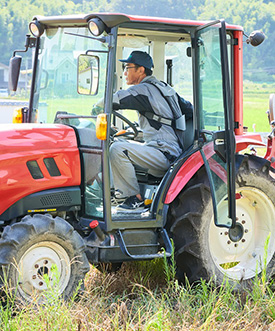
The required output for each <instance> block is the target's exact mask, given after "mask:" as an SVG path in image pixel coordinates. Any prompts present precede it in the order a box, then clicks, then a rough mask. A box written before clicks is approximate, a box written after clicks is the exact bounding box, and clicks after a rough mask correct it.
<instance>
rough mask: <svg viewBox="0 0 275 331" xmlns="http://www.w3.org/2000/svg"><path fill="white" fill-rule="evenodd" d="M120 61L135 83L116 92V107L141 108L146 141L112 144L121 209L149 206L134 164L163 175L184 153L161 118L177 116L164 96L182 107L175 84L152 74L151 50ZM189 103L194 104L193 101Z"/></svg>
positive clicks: (114, 178) (114, 170)
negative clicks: (173, 85) (159, 117)
mask: <svg viewBox="0 0 275 331" xmlns="http://www.w3.org/2000/svg"><path fill="white" fill-rule="evenodd" d="M119 61H121V62H122V63H123V68H124V75H125V77H126V83H127V85H131V86H130V87H129V88H128V89H127V90H119V91H118V92H116V93H115V94H114V97H113V108H114V109H115V110H117V109H134V110H137V112H138V116H139V126H140V128H141V130H142V131H143V139H144V143H140V142H135V141H121V140H118V141H115V142H114V143H113V144H112V145H111V147H110V162H111V169H112V174H113V182H114V187H115V190H116V192H119V198H125V200H124V202H123V203H122V204H120V205H118V206H117V209H119V210H124V211H135V210H142V209H144V207H145V206H144V201H143V197H142V196H141V194H140V190H139V185H138V181H137V178H136V174H135V168H134V166H135V165H137V166H139V167H142V168H145V169H147V171H148V173H149V174H152V175H153V176H156V177H162V176H163V175H164V174H165V172H166V171H167V169H168V168H169V167H170V165H171V163H172V162H174V160H175V159H176V158H177V157H178V156H179V155H180V154H181V153H182V148H181V145H180V144H179V140H178V137H177V135H176V133H175V131H174V129H173V128H172V127H171V126H170V125H165V124H162V123H161V122H160V121H159V120H158V115H159V116H161V117H162V118H165V119H169V120H170V122H171V119H172V120H173V119H174V115H173V111H172V110H171V107H170V106H169V104H168V102H167V100H166V98H165V97H164V95H165V94H166V95H169V98H170V100H172V102H173V105H175V107H177V108H178V109H180V108H179V104H178V99H177V95H176V92H175V91H174V90H173V89H172V88H171V86H169V85H167V84H165V83H163V82H160V81H159V80H157V79H156V78H155V77H154V76H152V68H153V67H154V65H153V60H152V58H151V56H150V55H149V54H148V53H146V52H142V51H133V52H132V53H131V54H130V56H129V57H128V58H127V59H125V60H119ZM186 103H187V104H188V106H190V107H192V105H191V103H189V102H187V101H186ZM179 111H180V110H179ZM150 114H151V115H150ZM155 115H156V117H154V116H155Z"/></svg>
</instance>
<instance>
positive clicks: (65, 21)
mask: <svg viewBox="0 0 275 331" xmlns="http://www.w3.org/2000/svg"><path fill="white" fill-rule="evenodd" d="M96 17H97V18H100V19H101V20H102V21H103V22H104V23H105V25H106V26H107V27H108V28H113V27H115V26H117V25H120V24H123V23H131V22H135V23H147V24H149V25H151V24H164V25H170V26H171V25H177V26H182V27H185V26H192V27H198V26H202V25H204V24H206V23H209V22H210V21H195V20H186V19H176V18H165V17H149V16H135V15H126V14H121V13H91V14H86V15H85V14H79V15H60V16H35V17H34V18H33V19H34V20H35V19H36V20H38V21H39V22H41V23H42V24H44V25H46V26H47V27H57V26H62V27H64V26H83V25H86V24H87V22H88V21H89V20H90V19H92V18H96ZM226 27H227V29H228V30H240V31H243V28H242V27H241V26H239V25H231V24H226Z"/></svg>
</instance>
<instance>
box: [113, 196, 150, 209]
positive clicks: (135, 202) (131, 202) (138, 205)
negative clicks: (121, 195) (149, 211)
mask: <svg viewBox="0 0 275 331" xmlns="http://www.w3.org/2000/svg"><path fill="white" fill-rule="evenodd" d="M144 207H145V205H144V201H141V200H139V199H138V198H137V197H136V196H135V195H132V196H131V197H129V198H127V199H126V200H125V201H124V202H123V203H122V204H121V205H119V206H117V209H119V210H124V211H139V210H143V209H144Z"/></svg>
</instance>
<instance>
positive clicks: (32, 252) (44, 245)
mask: <svg viewBox="0 0 275 331" xmlns="http://www.w3.org/2000/svg"><path fill="white" fill-rule="evenodd" d="M55 266H56V267H55ZM17 269H18V283H19V286H18V290H19V291H20V293H21V294H22V295H23V296H24V297H25V298H28V297H30V296H31V295H34V294H35V295H36V294H40V293H42V292H43V291H45V290H47V288H48V286H47V284H49V285H50V287H51V286H55V285H57V286H58V288H59V293H62V292H63V291H64V290H65V288H66V286H67V285H68V282H69V279H70V274H71V266H70V258H69V256H68V254H67V252H66V251H65V249H64V248H63V247H62V246H60V245H59V244H57V243H55V242H50V241H44V242H41V243H38V244H35V245H33V246H31V247H30V248H29V249H28V250H27V251H26V252H25V253H24V255H23V256H22V257H21V259H20V261H19V263H18V268H17ZM54 270H57V272H56V271H54ZM44 275H48V277H47V278H48V281H45V276H44ZM57 278H58V279H57Z"/></svg>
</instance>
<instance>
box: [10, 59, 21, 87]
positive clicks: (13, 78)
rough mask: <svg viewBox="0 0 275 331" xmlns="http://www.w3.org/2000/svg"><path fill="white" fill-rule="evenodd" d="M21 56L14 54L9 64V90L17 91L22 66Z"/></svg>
mask: <svg viewBox="0 0 275 331" xmlns="http://www.w3.org/2000/svg"><path fill="white" fill-rule="evenodd" d="M21 61H22V57H21V56H13V57H12V58H11V59H10V64H9V90H10V91H16V90H17V84H18V79H19V74H20V67H21Z"/></svg>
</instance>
